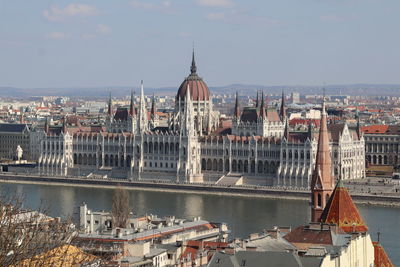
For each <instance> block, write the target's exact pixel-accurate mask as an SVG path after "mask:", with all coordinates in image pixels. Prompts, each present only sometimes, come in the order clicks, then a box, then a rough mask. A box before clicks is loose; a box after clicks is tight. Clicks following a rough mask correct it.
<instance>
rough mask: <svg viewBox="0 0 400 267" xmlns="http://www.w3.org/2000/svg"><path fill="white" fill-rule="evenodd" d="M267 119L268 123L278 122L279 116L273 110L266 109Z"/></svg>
mask: <svg viewBox="0 0 400 267" xmlns="http://www.w3.org/2000/svg"><path fill="white" fill-rule="evenodd" d="M267 119H268V121H273V122H279V121H281V119H280V118H279V114H278V112H277V111H276V110H275V109H267Z"/></svg>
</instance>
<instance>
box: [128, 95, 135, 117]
mask: <svg viewBox="0 0 400 267" xmlns="http://www.w3.org/2000/svg"><path fill="white" fill-rule="evenodd" d="M129 115H131V116H132V117H133V116H134V115H135V106H134V104H133V90H132V91H131V103H130V105H129Z"/></svg>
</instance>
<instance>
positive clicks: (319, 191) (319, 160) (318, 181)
mask: <svg viewBox="0 0 400 267" xmlns="http://www.w3.org/2000/svg"><path fill="white" fill-rule="evenodd" d="M333 184H334V177H333V175H332V159H331V154H330V151H329V133H328V125H327V114H326V111H325V99H324V100H323V102H322V113H321V123H320V129H319V137H318V148H317V156H316V162H315V169H314V172H313V175H312V178H311V221H312V222H319V221H320V216H321V213H322V211H323V210H324V208H325V206H326V203H327V202H328V200H329V197H330V196H331V194H332V190H333Z"/></svg>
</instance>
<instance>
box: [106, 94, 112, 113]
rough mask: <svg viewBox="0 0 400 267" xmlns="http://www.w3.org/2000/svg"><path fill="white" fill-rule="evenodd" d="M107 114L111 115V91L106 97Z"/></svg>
mask: <svg viewBox="0 0 400 267" xmlns="http://www.w3.org/2000/svg"><path fill="white" fill-rule="evenodd" d="M107 114H108V116H109V117H110V118H111V117H112V100H111V92H110V97H109V99H108V111H107Z"/></svg>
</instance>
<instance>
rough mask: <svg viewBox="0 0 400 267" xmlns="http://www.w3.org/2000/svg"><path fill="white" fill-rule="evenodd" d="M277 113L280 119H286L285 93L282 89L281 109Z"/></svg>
mask: <svg viewBox="0 0 400 267" xmlns="http://www.w3.org/2000/svg"><path fill="white" fill-rule="evenodd" d="M279 115H280V116H281V120H284V119H286V109H285V94H284V92H283V91H282V101H281V110H280V112H279Z"/></svg>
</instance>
